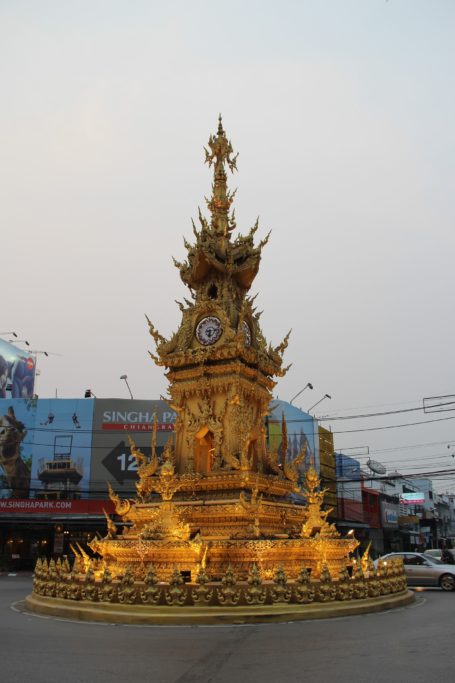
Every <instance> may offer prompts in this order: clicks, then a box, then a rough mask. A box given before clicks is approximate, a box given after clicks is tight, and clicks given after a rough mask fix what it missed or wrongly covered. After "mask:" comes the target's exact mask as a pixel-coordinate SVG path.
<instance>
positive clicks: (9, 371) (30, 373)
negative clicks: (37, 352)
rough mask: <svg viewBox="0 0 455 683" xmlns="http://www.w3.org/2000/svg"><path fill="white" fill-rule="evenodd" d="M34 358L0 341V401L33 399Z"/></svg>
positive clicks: (31, 354)
mask: <svg viewBox="0 0 455 683" xmlns="http://www.w3.org/2000/svg"><path fill="white" fill-rule="evenodd" d="M35 370H36V356H34V355H33V353H29V352H28V351H27V350H24V349H19V348H18V347H17V346H14V345H13V344H10V343H9V342H6V341H5V340H4V339H0V399H1V398H33V394H34V390H35Z"/></svg>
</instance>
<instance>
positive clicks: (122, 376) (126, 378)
mask: <svg viewBox="0 0 455 683" xmlns="http://www.w3.org/2000/svg"><path fill="white" fill-rule="evenodd" d="M120 379H123V380H124V382H125V384H126V386H127V387H128V391H129V392H130V396H131V398H133V394H132V393H131V389H130V385H129V384H128V376H127V375H120Z"/></svg>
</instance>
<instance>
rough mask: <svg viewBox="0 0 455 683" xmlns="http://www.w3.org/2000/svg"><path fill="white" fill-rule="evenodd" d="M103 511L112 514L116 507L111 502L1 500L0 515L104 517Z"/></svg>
mask: <svg viewBox="0 0 455 683" xmlns="http://www.w3.org/2000/svg"><path fill="white" fill-rule="evenodd" d="M103 509H104V510H106V512H107V513H108V514H112V513H113V512H114V505H113V503H112V502H111V501H110V500H36V499H30V500H27V499H21V498H5V499H1V500H0V515H2V514H3V515H10V514H16V515H24V514H27V515H28V514H31V515H49V514H51V515H52V514H53V515H102V514H103Z"/></svg>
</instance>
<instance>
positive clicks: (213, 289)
mask: <svg viewBox="0 0 455 683" xmlns="http://www.w3.org/2000/svg"><path fill="white" fill-rule="evenodd" d="M208 294H209V297H210V298H211V299H216V298H218V287H217V286H216V285H210V287H209V292H208Z"/></svg>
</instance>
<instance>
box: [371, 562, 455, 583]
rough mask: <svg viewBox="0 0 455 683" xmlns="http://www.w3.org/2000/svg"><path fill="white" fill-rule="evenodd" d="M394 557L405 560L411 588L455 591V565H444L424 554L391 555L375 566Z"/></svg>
mask: <svg viewBox="0 0 455 683" xmlns="http://www.w3.org/2000/svg"><path fill="white" fill-rule="evenodd" d="M394 557H401V558H403V563H404V571H405V573H406V577H407V580H408V585H409V586H435V587H439V588H442V590H443V591H453V590H455V565H454V564H442V562H440V561H439V560H436V559H434V558H432V557H429V556H428V555H424V554H423V553H404V552H403V553H389V554H388V555H383V556H382V557H380V558H379V559H378V560H376V562H375V564H376V566H378V564H379V563H380V562H387V560H388V559H392V558H394Z"/></svg>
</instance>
